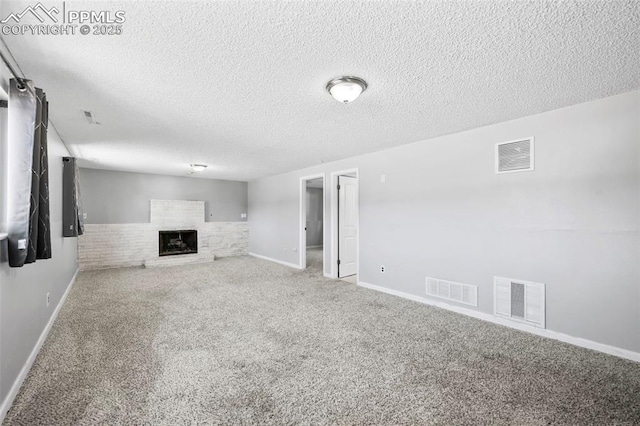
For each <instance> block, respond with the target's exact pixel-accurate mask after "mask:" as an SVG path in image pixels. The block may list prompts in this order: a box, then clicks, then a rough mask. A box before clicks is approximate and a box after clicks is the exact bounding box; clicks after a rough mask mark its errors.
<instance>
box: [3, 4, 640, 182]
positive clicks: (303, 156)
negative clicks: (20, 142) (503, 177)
mask: <svg viewBox="0 0 640 426" xmlns="http://www.w3.org/2000/svg"><path fill="white" fill-rule="evenodd" d="M32 3H34V2H33V1H31V0H30V1H18V2H15V1H4V0H3V1H2V2H1V6H0V13H1V15H2V17H4V16H6V15H7V14H8V13H9V12H16V11H20V10H21V9H23V8H24V7H25V6H26V5H28V4H32ZM43 3H44V4H45V5H46V6H52V5H59V4H60V3H61V2H55V1H48V0H44V1H43ZM639 5H640V3H639V2H636V1H620V2H617V1H600V0H597V1H589V2H568V1H567V2H555V1H553V2H543V1H539V2H504V1H482V2H481V1H476V2H458V1H455V2H453V1H451V2H413V1H412V2H409V1H385V2H364V1H363V2H354V1H345V0H334V1H323V2H315V1H314V2H311V1H304V2H303V1H299V2H288V1H287V2H285V1H267V2H264V1H251V2H249V1H237V2H236V1H234V2H207V1H197V2H195V1H192V2H166V1H155V2H150V1H145V2H142V1H141V2H130V1H126V2H125V1H113V2H97V1H84V2H81V1H67V2H66V7H67V9H68V10H71V9H85V10H87V9H88V10H102V9H105V10H112V11H115V10H118V9H121V10H124V11H125V12H126V19H127V21H126V22H125V23H124V25H123V29H124V32H123V34H122V35H120V36H115V35H114V36H97V35H87V36H82V35H76V36H51V35H50V36H30V35H26V36H3V39H4V40H5V42H6V44H7V45H8V46H9V48H10V49H11V51H12V53H13V55H14V56H15V58H16V60H17V62H18V63H19V64H20V67H21V68H22V70H23V71H24V73H25V74H26V76H27V77H29V78H31V79H33V80H34V81H35V82H36V84H37V85H38V86H40V87H43V88H44V89H45V90H46V91H47V93H48V97H49V100H50V109H51V112H50V115H51V119H52V121H53V123H54V124H55V126H56V128H57V129H58V130H59V132H60V134H61V136H62V137H63V139H64V140H65V141H66V143H67V145H68V147H69V148H70V150H71V151H72V154H73V155H75V156H77V157H78V158H80V159H81V161H80V164H81V165H82V166H85V167H95V168H103V169H117V170H128V171H139V172H150V173H163V174H175V175H185V174H186V173H187V172H188V171H189V168H188V164H189V163H205V164H209V168H208V169H207V170H206V171H204V172H203V173H202V174H199V175H198V176H201V177H208V178H222V179H237V180H251V179H255V178H259V177H262V176H267V175H273V174H277V173H280V172H285V171H289V170H294V169H300V168H304V167H307V166H312V165H317V164H318V163H319V162H321V161H323V162H327V161H331V160H335V159H340V158H346V157H350V156H354V155H358V154H363V153H367V152H373V151H378V150H381V149H385V148H389V147H393V146H397V145H402V144H406V143H410V142H415V141H418V140H422V139H427V138H431V137H434V136H438V135H443V134H447V133H452V132H458V131H462V130H465V129H470V128H475V127H479V126H483V125H487V124H491V123H496V122H501V121H505V120H509V119H513V118H517V117H522V116H526V115H531V114H535V113H539V112H543V111H547V110H551V109H555V108H559V107H563V106H568V105H572V104H576V103H579V102H583V101H588V100H591V99H596V98H601V97H605V96H609V95H614V94H617V93H622V92H626V91H630V90H634V89H638V88H640V41H639V40H640V34H639V30H638V28H640V18H639V17H640V6H639ZM340 75H355V76H359V77H362V78H364V79H365V80H366V81H367V82H368V83H369V88H368V90H367V91H366V92H365V93H364V94H363V95H362V96H361V97H360V98H359V99H358V100H356V101H355V102H353V103H351V104H347V105H343V104H339V103H338V102H336V101H334V100H333V99H332V98H331V97H330V96H329V95H328V94H327V93H326V91H325V85H326V83H327V82H328V81H329V80H331V79H332V78H334V77H337V76H340ZM83 110H90V111H93V112H94V113H95V114H96V116H97V117H98V120H99V121H100V122H101V123H102V124H101V125H90V124H88V123H87V122H86V121H85V119H84V118H83V114H82V111H83Z"/></svg>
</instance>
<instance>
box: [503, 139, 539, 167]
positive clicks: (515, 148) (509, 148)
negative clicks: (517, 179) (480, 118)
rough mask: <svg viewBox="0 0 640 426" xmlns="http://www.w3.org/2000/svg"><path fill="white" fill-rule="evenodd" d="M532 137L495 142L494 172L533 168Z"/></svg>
mask: <svg viewBox="0 0 640 426" xmlns="http://www.w3.org/2000/svg"><path fill="white" fill-rule="evenodd" d="M533 147H534V141H533V137H530V138H526V139H518V140H515V141H510V142H501V143H499V144H496V173H512V172H526V171H531V170H533Z"/></svg>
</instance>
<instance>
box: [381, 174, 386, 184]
mask: <svg viewBox="0 0 640 426" xmlns="http://www.w3.org/2000/svg"><path fill="white" fill-rule="evenodd" d="M386 181H387V175H380V183H385V182H386Z"/></svg>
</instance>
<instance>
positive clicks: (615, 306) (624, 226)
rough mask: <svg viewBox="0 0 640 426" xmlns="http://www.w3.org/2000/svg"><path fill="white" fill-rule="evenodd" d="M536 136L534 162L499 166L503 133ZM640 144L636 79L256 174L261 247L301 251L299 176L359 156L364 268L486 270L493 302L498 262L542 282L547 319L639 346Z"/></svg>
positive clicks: (253, 185)
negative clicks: (469, 125)
mask: <svg viewBox="0 0 640 426" xmlns="http://www.w3.org/2000/svg"><path fill="white" fill-rule="evenodd" d="M528 136H535V138H536V141H535V143H536V146H535V149H536V158H535V161H536V170H535V171H534V172H523V173H513V174H503V175H496V174H495V173H494V146H495V144H496V143H497V142H505V141H510V140H513V139H516V138H521V137H528ZM639 146H640V92H638V91H635V92H631V93H626V94H622V95H618V96H614V97H610V98H606V99H601V100H597V101H593V102H588V103H584V104H579V105H575V106H572V107H568V108H563V109H560V110H555V111H550V112H547V113H543V114H539V115H535V116H531V117H526V118H522V119H518V120H513V121H509V122H505V123H501V124H497V125H492V126H487V127H483V128H479V129H474V130H470V131H466V132H462V133H457V134H453V135H448V136H444V137H439V138H435V139H431V140H428V141H423V142H418V143H413V144H409V145H405V146H402V147H399V148H394V149H390V150H386V151H382V152H378V153H373V154H368V155H364V156H360V157H355V158H352V159H348V160H343V161H338V162H333V163H328V164H324V165H321V166H317V167H313V168H308V169H305V170H300V171H297V172H291V173H287V174H283V175H278V176H273V177H269V178H265V179H260V180H256V181H252V182H250V183H249V213H250V215H251V221H250V249H249V251H250V252H252V253H256V254H259V255H263V256H267V257H271V258H274V259H277V260H281V261H284V262H289V263H293V264H298V253H297V252H295V251H294V250H293V248H295V247H297V246H298V238H299V232H300V231H299V229H298V211H299V208H298V203H299V200H298V197H299V195H298V194H299V189H298V188H299V178H300V177H302V176H307V175H313V174H316V173H321V172H326V173H327V178H328V173H329V172H332V171H339V170H344V169H349V168H355V167H357V168H358V169H359V176H360V250H361V251H360V263H361V264H360V276H359V279H360V280H361V281H363V282H366V283H370V284H374V285H378V286H383V287H386V288H390V289H394V290H398V291H402V292H405V293H410V294H413V295H418V296H421V297H427V296H426V294H425V276H433V277H436V278H443V279H450V280H453V281H459V282H463V283H470V284H475V285H478V287H479V307H478V308H477V309H478V310H479V311H482V312H485V313H489V314H492V313H493V290H492V289H493V277H494V276H506V277H510V278H517V279H523V280H529V281H536V282H542V283H545V284H546V285H547V287H546V288H547V328H548V329H550V330H554V331H558V332H562V333H566V334H568V335H571V336H576V337H582V338H586V339H589V340H593V341H596V342H600V343H604V344H609V345H612V346H616V347H619V348H624V349H628V350H632V351H636V352H640V327H639V324H640V232H639V227H640V148H639ZM381 174H385V175H386V183H381V179H380V175H381ZM325 197H326V198H325V202H326V204H325V217H330V215H329V212H330V209H331V199H330V196H329V191H327V194H326V195H325ZM329 237H330V227H329V226H326V227H325V241H329ZM325 255H326V258H325V268H326V270H325V272H326V273H329V272H330V263H329V259H330V258H329V256H330V253H329V250H325ZM381 265H384V266H385V267H386V272H385V273H384V274H383V273H380V266H381Z"/></svg>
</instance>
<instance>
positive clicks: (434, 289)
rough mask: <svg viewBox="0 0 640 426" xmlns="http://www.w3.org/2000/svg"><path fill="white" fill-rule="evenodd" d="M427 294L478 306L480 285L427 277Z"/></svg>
mask: <svg viewBox="0 0 640 426" xmlns="http://www.w3.org/2000/svg"><path fill="white" fill-rule="evenodd" d="M427 294H428V295H429V296H435V297H440V298H442V299H447V300H452V301H454V302H459V303H464V304H465V305H471V306H478V287H477V286H475V285H471V284H461V283H457V282H453V281H446V280H439V279H437V278H429V277H427Z"/></svg>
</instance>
